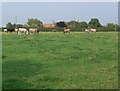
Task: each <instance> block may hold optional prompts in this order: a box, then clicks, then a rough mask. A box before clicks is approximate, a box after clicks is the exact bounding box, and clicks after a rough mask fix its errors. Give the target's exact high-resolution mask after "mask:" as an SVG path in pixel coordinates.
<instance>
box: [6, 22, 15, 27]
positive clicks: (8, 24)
mask: <svg viewBox="0 0 120 91" xmlns="http://www.w3.org/2000/svg"><path fill="white" fill-rule="evenodd" d="M6 28H7V29H14V25H12V23H11V22H8V23H7V25H6Z"/></svg>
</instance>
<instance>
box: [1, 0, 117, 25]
mask: <svg viewBox="0 0 120 91" xmlns="http://www.w3.org/2000/svg"><path fill="white" fill-rule="evenodd" d="M15 16H17V23H20V24H25V23H26V22H27V19H28V18H37V19H39V20H40V21H42V22H43V23H52V21H53V20H54V21H55V22H57V21H62V20H63V21H70V20H74V17H75V20H79V21H86V22H89V21H90V19H91V18H98V19H99V20H100V23H101V24H102V25H105V24H107V23H114V22H115V17H116V22H118V21H117V20H118V3H117V2H3V3H2V25H3V26H5V25H6V23H7V22H12V23H15Z"/></svg>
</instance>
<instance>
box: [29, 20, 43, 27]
mask: <svg viewBox="0 0 120 91" xmlns="http://www.w3.org/2000/svg"><path fill="white" fill-rule="evenodd" d="M42 24H43V23H42V22H41V21H40V20H38V19H36V18H31V19H28V22H27V25H28V26H29V27H33V28H40V27H42Z"/></svg>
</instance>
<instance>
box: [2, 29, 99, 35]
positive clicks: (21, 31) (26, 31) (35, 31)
mask: <svg viewBox="0 0 120 91" xmlns="http://www.w3.org/2000/svg"><path fill="white" fill-rule="evenodd" d="M4 32H16V33H17V34H18V35H21V34H39V33H40V31H39V30H38V29H37V28H29V29H26V28H17V29H4ZM85 32H87V33H91V32H97V30H96V29H85ZM63 33H64V34H65V33H69V34H70V29H69V28H67V27H65V28H64V29H63Z"/></svg>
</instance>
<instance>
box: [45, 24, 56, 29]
mask: <svg viewBox="0 0 120 91" xmlns="http://www.w3.org/2000/svg"><path fill="white" fill-rule="evenodd" d="M43 27H44V28H48V27H55V24H43Z"/></svg>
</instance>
